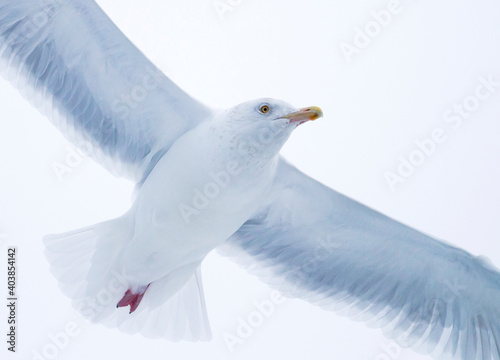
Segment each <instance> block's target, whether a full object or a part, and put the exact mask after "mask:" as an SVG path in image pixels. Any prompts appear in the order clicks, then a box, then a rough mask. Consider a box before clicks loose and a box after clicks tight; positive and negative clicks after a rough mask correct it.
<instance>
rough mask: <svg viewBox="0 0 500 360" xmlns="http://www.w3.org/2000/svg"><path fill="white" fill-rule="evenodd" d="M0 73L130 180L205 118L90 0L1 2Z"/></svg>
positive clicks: (205, 112)
mask: <svg viewBox="0 0 500 360" xmlns="http://www.w3.org/2000/svg"><path fill="white" fill-rule="evenodd" d="M0 71H2V72H3V74H4V76H5V77H6V78H7V79H8V80H10V81H11V82H12V83H13V84H14V85H15V86H17V87H18V88H19V90H20V91H22V92H23V94H24V95H25V96H26V97H27V99H29V100H30V101H31V102H32V103H33V104H34V105H35V106H36V107H37V108H39V109H40V110H41V111H42V112H43V113H44V114H46V115H48V116H49V117H50V118H51V119H52V121H53V122H54V124H55V125H56V126H58V127H59V129H60V130H61V131H62V132H63V133H64V135H65V136H66V137H67V138H68V139H69V140H70V141H72V142H73V143H75V144H76V145H77V146H79V147H80V148H82V150H84V151H86V152H88V153H90V154H91V155H92V156H93V157H94V158H95V159H96V160H98V161H99V162H101V163H102V164H103V165H104V166H105V167H106V168H107V169H108V170H110V171H111V172H113V173H115V174H116V175H121V176H127V177H129V178H131V179H133V180H136V181H140V180H142V179H143V178H144V176H146V175H147V174H148V173H149V171H150V170H151V168H152V167H153V166H154V165H155V164H156V162H157V161H158V159H159V158H160V157H161V156H162V155H163V154H164V153H165V152H166V151H167V150H168V148H169V147H170V146H171V144H172V143H173V142H174V141H175V140H176V139H177V138H178V137H179V136H180V135H182V134H183V133H185V132H186V131H188V130H189V129H191V128H193V127H194V126H196V125H197V124H198V123H199V122H201V121H203V119H205V118H207V117H208V116H210V114H211V110H210V109H208V108H207V107H205V106H204V105H202V104H200V103H199V102H197V101H196V100H194V99H192V98H191V97H190V96H189V95H187V94H186V93H185V92H183V91H182V90H181V89H179V88H178V87H177V86H176V85H175V84H174V83H173V82H172V81H171V80H169V79H168V78H167V77H166V76H165V75H163V74H162V73H161V72H160V71H159V70H158V69H157V68H156V67H155V66H154V65H153V64H152V63H151V62H150V61H149V60H148V59H147V58H146V57H145V56H144V55H143V54H142V53H141V52H140V51H139V50H138V49H137V48H136V47H135V46H134V45H133V44H132V43H131V42H130V41H129V40H128V39H127V38H126V37H125V36H124V35H123V34H122V33H121V32H120V30H119V29H118V28H117V27H116V26H115V25H114V24H113V23H112V22H111V20H110V19H109V18H108V17H107V16H106V14H105V13H104V12H103V11H102V10H101V9H100V8H99V6H98V5H97V4H96V3H95V2H94V1H93V0H72V1H67V0H2V1H1V2H0Z"/></svg>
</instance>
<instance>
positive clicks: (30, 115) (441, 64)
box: [0, 0, 500, 360]
mask: <svg viewBox="0 0 500 360" xmlns="http://www.w3.org/2000/svg"><path fill="white" fill-rule="evenodd" d="M98 2H99V4H100V5H101V6H102V7H103V8H104V9H105V10H106V12H107V13H108V14H109V15H110V17H111V18H112V19H113V21H115V23H117V24H118V25H119V26H120V28H121V29H122V30H123V31H124V32H125V33H126V34H127V36H129V37H130V38H131V39H132V41H133V42H134V43H135V44H136V45H137V46H138V47H139V48H140V49H141V50H142V51H144V53H145V54H146V55H147V56H148V57H150V58H151V59H152V60H153V61H154V62H155V64H157V65H158V66H159V67H160V68H161V69H162V70H163V71H165V72H166V73H167V75H168V76H170V77H171V78H172V79H173V80H174V81H175V82H177V83H178V84H179V85H181V86H182V87H183V88H184V89H185V90H187V91H188V92H189V93H190V94H193V95H194V96H195V97H196V98H198V99H200V100H201V101H203V102H205V103H207V104H209V105H212V106H217V107H229V106H233V105H235V104H237V103H240V102H242V101H245V100H248V99H252V98H259V97H263V96H271V97H276V98H281V99H283V100H286V101H288V102H290V103H292V104H294V105H295V106H297V107H302V106H310V105H317V106H321V107H322V109H323V110H324V113H325V117H324V118H323V119H321V120H319V121H316V122H314V123H309V124H306V125H304V126H302V127H301V128H300V129H298V130H297V131H296V132H295V134H294V135H293V136H292V137H291V139H290V140H289V142H288V143H287V145H286V146H285V148H284V149H283V154H284V155H285V156H286V157H287V158H288V159H289V160H290V161H291V162H292V163H294V164H295V165H296V166H298V167H299V168H300V169H301V170H303V171H304V172H306V173H307V174H309V175H310V176H312V177H314V178H316V179H318V180H320V181H321V182H323V183H325V184H327V185H328V186H330V187H332V188H334V189H336V190H338V191H340V192H342V193H344V194H346V195H349V196H350V197H353V198H355V199H357V200H359V201H361V202H362V203H365V204H367V205H369V206H370V207H373V208H375V209H377V210H379V211H381V212H383V213H385V214H387V215H389V216H391V217H393V218H396V219H398V220H400V221H402V222H404V223H406V224H409V225H411V226H412V227H415V228H417V229H420V230H422V231H424V232H426V233H429V234H432V235H433V236H435V237H437V238H441V239H446V240H447V241H449V242H452V243H454V244H456V245H457V246H460V247H462V248H464V249H466V250H468V251H470V252H472V253H473V254H484V255H486V256H488V257H489V258H490V259H491V260H492V261H493V262H494V263H496V264H497V265H500V245H499V242H500V221H499V220H500V189H499V186H498V184H500V170H499V169H498V164H499V160H500V141H499V138H500V122H499V120H500V88H497V91H496V92H495V93H494V94H493V95H492V96H491V97H490V98H489V99H488V100H485V101H482V102H481V103H480V106H479V108H478V110H477V111H475V112H474V113H473V114H472V115H471V116H470V118H468V119H465V120H464V122H463V123H462V125H461V126H460V127H459V128H458V129H453V128H452V127H451V126H450V125H449V124H447V123H445V122H444V120H443V113H444V112H445V111H446V110H448V109H450V108H452V107H453V106H454V104H456V103H460V102H462V101H463V100H464V99H465V98H466V97H467V96H470V95H473V94H474V91H475V88H476V86H477V85H478V83H479V82H478V79H479V78H480V77H485V78H487V77H488V76H489V75H490V74H491V75H492V76H493V78H494V79H496V80H498V81H500V50H499V44H500V22H499V21H498V19H499V18H500V5H499V4H498V2H497V1H493V0H483V1H481V2H473V1H465V0H453V1H451V0H450V1H431V0H420V1H404V0H402V1H401V6H402V8H403V10H402V12H401V13H400V14H398V15H396V16H394V18H393V19H392V21H391V22H390V23H389V25H388V26H387V27H386V28H385V29H383V31H382V32H381V33H380V35H378V36H375V37H374V38H373V39H372V41H371V43H370V44H369V46H367V47H366V48H365V49H363V50H361V53H360V54H357V55H354V56H353V57H352V60H353V61H352V62H351V63H349V62H348V61H347V60H346V58H345V57H344V55H343V53H342V51H341V50H340V44H341V43H342V42H346V43H351V44H352V43H353V39H354V36H355V31H356V30H355V29H356V27H360V28H364V26H365V25H366V24H367V22H368V21H370V20H371V15H370V12H371V11H372V10H377V11H378V10H381V9H383V8H386V7H387V5H388V1H356V2H354V1H351V0H336V1H331V0H308V1H296V0H287V1H285V0H275V1H265V0H243V1H236V0H232V1H230V3H232V4H234V6H233V11H231V12H227V13H225V14H224V16H223V18H221V17H220V16H218V14H217V12H216V11H215V10H214V7H213V5H214V3H215V2H214V1H213V0H204V1H200V0H169V1H164V0H141V1H139V0H124V1H116V0H99V1H98ZM224 2H226V1H225V0H224ZM0 105H1V106H0V119H1V122H0V185H1V186H0V204H1V206H0V233H2V234H6V235H7V239H6V240H4V241H3V244H2V252H1V253H2V254H3V255H2V259H0V266H1V270H0V275H1V276H2V278H1V279H5V267H6V261H5V260H3V259H5V258H6V256H5V249H6V247H7V245H14V246H18V247H19V264H18V265H19V293H20V299H21V301H20V307H19V319H20V322H21V323H20V333H19V343H18V346H19V350H20V353H19V354H18V356H17V357H11V356H10V355H9V354H7V351H6V350H5V348H6V345H5V344H4V341H3V340H2V341H0V343H2V344H4V345H0V354H1V355H0V358H2V359H3V358H8V359H10V358H19V359H21V358H22V359H33V358H34V357H33V353H32V352H33V351H34V350H35V351H39V352H41V351H42V350H43V349H44V348H47V346H48V345H49V346H50V343H51V342H52V341H51V340H50V338H49V334H50V333H58V332H61V331H63V330H64V328H65V326H66V325H67V324H68V323H72V322H74V323H76V324H77V326H78V329H79V334H78V335H77V336H76V337H74V338H71V340H70V341H69V343H68V344H67V345H65V346H64V348H63V349H60V350H58V351H59V353H58V356H57V358H58V359H72V360H80V359H137V358H141V359H266V360H267V359H278V358H287V359H304V358H308V359H317V360H323V359H337V358H343V359H359V360H365V359H366V360H372V359H374V360H386V359H391V358H398V359H407V360H411V359H415V360H416V359H426V358H427V357H425V356H422V355H419V354H416V353H413V352H412V351H409V350H405V351H403V352H402V353H401V354H398V355H396V356H392V357H389V356H388V355H384V352H383V351H382V346H383V345H384V344H388V343H389V341H388V340H386V339H385V338H384V337H383V336H382V335H381V334H380V332H379V331H378V330H373V329H368V328H366V327H365V326H364V325H363V324H360V323H354V322H352V321H350V320H349V319H346V318H342V317H338V316H337V315H335V314H333V313H329V312H326V311H324V310H321V309H319V308H316V307H314V306H312V305H309V304H308V303H305V302H302V301H299V300H287V301H286V302H285V303H284V304H282V305H280V306H277V307H276V309H275V312H274V314H273V315H272V316H271V317H270V318H268V319H266V321H265V323H264V324H263V325H262V326H261V327H260V328H258V329H256V330H255V332H254V334H253V335H252V336H251V337H250V338H249V339H248V340H246V341H245V342H244V344H242V345H240V346H237V347H236V348H235V351H234V352H233V353H231V352H230V351H229V349H228V347H227V346H226V345H225V343H224V340H223V334H224V333H226V332H230V333H234V332H235V329H236V326H237V319H238V318H239V317H242V318H246V317H247V316H248V314H249V313H251V312H252V311H253V310H254V309H255V308H254V305H253V303H254V301H256V300H257V301H261V300H264V299H269V298H270V296H271V295H270V294H271V289H269V288H268V287H267V286H265V285H263V284H261V283H260V282H259V281H258V280H256V279H255V278H253V277H251V276H249V275H247V274H246V273H245V272H244V271H242V270H240V269H239V268H238V266H237V265H235V264H233V263H232V262H230V261H229V260H227V259H225V258H222V257H220V256H219V255H217V254H215V253H213V254H210V255H209V256H208V258H207V259H206V261H205V262H204V266H203V271H204V280H205V290H206V297H207V303H208V311H209V316H210V320H211V324H212V330H213V334H214V339H213V341H212V342H210V343H202V344H191V343H178V344H173V343H168V342H165V341H161V340H147V339H144V338H142V337H141V336H129V335H125V334H122V333H120V332H118V331H116V330H108V329H106V328H103V327H101V326H95V325H89V324H87V323H86V322H85V321H84V320H83V318H81V317H80V316H79V315H78V314H77V313H76V312H75V311H74V310H73V309H72V308H71V306H70V302H69V300H68V299H67V298H66V297H64V295H63V294H62V293H61V292H60V291H59V290H58V288H57V286H56V282H55V280H54V278H53V277H52V276H51V275H50V273H49V271H48V264H47V262H46V261H45V258H44V256H43V247H42V243H41V238H42V236H43V235H45V234H47V233H58V232H62V231H67V230H71V229H75V228H79V227H82V226H86V225H90V224H93V223H96V222H100V221H103V220H106V219H109V218H112V217H115V216H118V215H120V214H121V213H123V212H124V211H125V210H126V209H127V208H128V206H129V205H130V194H131V190H132V187H133V186H132V184H131V183H129V182H127V181H125V180H121V179H116V178H114V177H113V176H111V175H109V174H108V173H107V172H106V171H105V170H103V169H102V168H101V167H100V166H99V165H97V164H95V163H94V162H93V161H92V160H90V159H86V160H84V161H83V162H82V164H81V165H79V166H77V167H76V168H75V169H74V171H73V172H72V173H71V174H68V175H67V176H65V177H64V181H63V182H62V183H60V182H59V181H58V179H57V177H56V176H55V174H54V172H53V170H52V165H53V163H54V162H61V163H64V162H65V157H66V156H67V154H68V150H67V146H68V144H67V143H66V142H65V140H64V139H63V138H62V136H61V135H60V134H59V132H58V131H57V130H56V129H55V128H53V127H52V126H51V125H50V124H49V122H48V121H47V120H46V119H45V118H43V117H42V116H41V115H39V113H38V112H37V111H36V110H34V109H33V108H31V107H30V106H29V104H28V102H26V101H25V100H24V99H23V98H22V97H21V96H20V95H19V94H18V92H17V91H16V90H15V89H13V88H12V87H11V86H10V85H9V84H8V83H7V82H6V81H4V80H2V81H0ZM438 127H440V128H442V129H444V130H445V132H446V135H447V141H446V142H445V143H444V144H442V145H440V146H439V148H438V149H437V150H436V151H435V153H434V154H432V155H431V156H430V157H429V158H427V159H426V161H425V162H424V164H423V165H421V166H420V167H418V168H417V169H416V171H415V173H414V174H413V175H412V176H410V177H409V178H408V179H407V181H406V182H405V183H403V184H399V185H398V186H397V187H396V191H394V192H393V191H391V189H390V187H389V186H388V184H387V182H386V181H385V179H384V173H385V172H386V171H394V172H395V171H397V167H398V163H399V160H398V158H399V157H400V156H403V157H408V155H409V154H410V153H411V152H412V151H413V150H415V149H416V145H414V140H415V139H423V138H426V137H428V136H429V135H430V134H431V132H432V131H433V130H434V129H435V128H438ZM4 284H5V280H1V281H0V288H2V287H3V288H4V289H5V288H6V286H5V285H4ZM4 293H5V292H4V290H1V291H0V294H4ZM3 297H4V295H2V298H3ZM2 303H3V301H2V300H0V304H2ZM6 316H7V314H6V309H5V307H4V306H2V307H1V308H0V334H3V333H4V330H5V331H6V328H7V324H6ZM3 338H4V337H3V335H2V336H0V339H3Z"/></svg>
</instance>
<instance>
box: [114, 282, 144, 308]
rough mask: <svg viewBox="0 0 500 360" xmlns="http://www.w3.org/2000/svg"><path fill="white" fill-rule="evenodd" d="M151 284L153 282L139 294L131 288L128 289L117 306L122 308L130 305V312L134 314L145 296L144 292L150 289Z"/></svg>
mask: <svg viewBox="0 0 500 360" xmlns="http://www.w3.org/2000/svg"><path fill="white" fill-rule="evenodd" d="M149 285H151V284H148V286H146V288H145V289H144V290H143V291H141V292H139V293H137V294H134V293H132V292H131V291H130V290H127V292H126V293H125V295H124V296H123V298H122V299H121V300H120V301H119V302H118V304H116V307H117V308H121V307H125V306H129V305H130V312H129V314H132V313H133V312H134V311H135V310H136V309H137V307H138V306H139V304H140V303H141V300H142V298H143V297H144V294H145V293H146V290H147V289H148V287H149Z"/></svg>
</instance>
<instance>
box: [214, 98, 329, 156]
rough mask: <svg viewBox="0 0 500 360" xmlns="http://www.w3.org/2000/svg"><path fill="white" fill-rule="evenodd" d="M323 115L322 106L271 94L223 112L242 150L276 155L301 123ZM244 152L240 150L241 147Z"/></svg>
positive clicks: (224, 118) (222, 116)
mask: <svg viewBox="0 0 500 360" xmlns="http://www.w3.org/2000/svg"><path fill="white" fill-rule="evenodd" d="M322 116H323V112H322V111H321V109H320V108H319V107H316V106H311V107H307V108H296V107H294V106H292V105H290V104H288V103H286V102H285V101H282V100H276V99H271V98H262V99H257V100H251V101H247V102H244V103H242V104H239V105H236V106H234V107H233V108H230V109H228V110H226V111H224V112H223V113H222V114H221V119H223V121H224V123H225V125H226V126H227V127H229V128H230V129H231V131H230V133H231V134H232V136H233V137H234V138H236V141H237V146H238V147H239V151H240V150H241V149H243V148H244V149H245V151H246V152H249V153H263V152H265V153H267V154H268V155H272V156H274V155H277V154H278V153H279V151H280V149H281V147H282V146H283V145H284V144H285V142H286V141H287V139H288V137H289V136H290V134H291V133H292V131H293V130H294V129H296V128H297V127H298V126H299V125H301V124H304V123H306V122H308V121H314V120H316V119H318V118H320V117H322ZM240 152H241V151H240Z"/></svg>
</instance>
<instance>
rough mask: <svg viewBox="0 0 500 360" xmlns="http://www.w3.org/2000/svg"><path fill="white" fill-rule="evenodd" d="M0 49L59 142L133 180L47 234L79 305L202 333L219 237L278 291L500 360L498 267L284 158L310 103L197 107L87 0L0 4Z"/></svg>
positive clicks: (138, 324) (170, 334)
mask: <svg viewBox="0 0 500 360" xmlns="http://www.w3.org/2000/svg"><path fill="white" fill-rule="evenodd" d="M0 59H1V65H0V70H2V71H3V73H4V75H5V76H6V78H8V79H9V80H11V81H12V82H13V83H14V85H15V86H17V87H18V88H19V89H20V91H22V92H23V93H24V94H25V96H26V97H27V98H28V99H29V100H30V101H32V102H33V104H34V105H35V106H36V107H38V108H39V109H40V110H41V111H43V112H44V113H45V114H46V115H47V116H48V117H49V118H51V119H52V121H53V122H54V124H55V125H56V126H58V127H59V129H60V130H61V131H62V132H63V133H64V134H65V136H66V137H67V138H68V139H70V140H71V141H73V142H74V143H75V144H76V145H78V146H80V147H85V148H86V149H87V150H88V148H89V147H90V148H91V149H92V151H91V154H92V156H93V157H94V158H95V159H96V160H97V161H99V162H100V163H101V164H103V166H105V167H106V168H107V169H108V170H110V171H111V172H113V173H114V174H116V175H120V176H126V177H128V178H129V179H131V180H132V181H135V182H136V183H138V189H139V190H138V193H137V197H136V199H135V203H134V205H133V206H132V208H131V210H130V211H129V212H127V213H126V214H125V215H124V216H122V217H120V218H118V219H115V220H111V221H108V222H104V223H102V224H98V225H94V226H90V227H88V228H85V229H81V230H77V231H74V232H71V233H67V234H62V235H56V236H50V237H47V238H46V246H47V251H46V254H47V258H48V259H49V261H50V263H51V269H52V271H53V273H54V276H55V277H56V278H57V279H58V281H59V284H60V286H61V289H62V291H63V292H64V293H65V294H66V295H67V296H69V297H70V298H72V299H73V303H74V305H75V307H76V308H77V309H78V310H79V311H80V312H81V313H82V315H83V316H85V317H87V318H89V319H91V320H93V321H95V322H101V323H104V324H105V325H108V326H112V327H117V328H119V329H121V330H122V331H125V332H128V333H137V332H140V333H142V334H143V335H145V336H148V337H163V338H167V339H171V340H181V339H184V340H207V339H209V338H210V336H211V334H210V327H209V325H208V318H207V313H206V308H205V302H204V296H203V288H202V282H201V274H200V271H199V265H200V263H201V261H202V260H203V258H204V257H205V255H206V254H207V253H208V252H209V251H211V250H212V249H214V248H217V247H218V248H219V250H220V251H221V252H222V253H224V254H226V255H228V256H230V257H232V258H234V259H236V260H237V261H239V262H241V263H242V264H243V265H244V266H246V265H249V264H255V263H257V264H258V265H260V266H259V267H257V268H258V269H259V270H258V271H257V275H259V276H260V277H261V278H262V279H263V280H264V281H267V282H268V283H270V284H271V285H272V286H274V287H276V288H278V289H279V290H281V291H282V292H284V293H285V294H287V295H289V296H294V297H300V298H303V299H306V300H308V301H310V302H312V303H314V304H317V305H320V306H322V307H324V308H326V309H332V310H336V311H339V312H340V313H342V314H345V315H347V316H349V317H351V318H353V319H354V320H360V321H365V322H367V323H369V324H371V325H374V326H379V327H382V328H383V329H384V330H385V331H386V334H387V335H388V336H389V337H391V338H395V339H397V340H398V342H399V343H400V344H402V345H404V346H411V347H413V348H416V349H417V350H419V351H422V352H425V353H431V352H432V353H433V354H435V355H436V356H451V357H453V358H456V359H463V360H474V359H481V360H486V359H500V306H499V304H500V275H499V272H498V270H497V269H496V268H494V267H493V266H492V265H490V264H488V263H487V261H485V260H483V259H479V258H476V257H474V256H472V255H470V254H468V253H467V252H465V251H462V250H460V249H457V248H455V247H453V246H452V245H448V244H445V243H443V242H440V241H437V240H435V239H433V238H431V237H429V236H426V235H424V234H422V233H419V232H417V231H415V230H413V229H410V228H408V227H407V226H404V225H402V224H399V223H397V222H395V221H393V220H391V219H389V218H387V217H385V216H383V215H381V214H379V213H377V212H375V211H373V210H371V209H368V208H366V207H365V206H363V205H361V204H359V203H357V202H355V201H353V200H350V199H348V198H346V197H345V196H343V195H341V194H338V193H336V192H335V191H333V190H331V189H328V188H326V187H325V186H323V185H321V184H319V183H317V182H316V181H314V180H312V179H310V178H308V177H307V176H305V175H304V174H302V173H301V172H299V171H298V170H296V169H295V168H293V167H292V166H291V165H289V164H288V163H286V162H285V161H284V160H283V159H281V158H279V155H278V152H279V149H280V148H281V146H282V145H283V143H284V142H285V141H286V139H287V138H288V135H289V134H290V133H291V131H292V130H293V129H294V128H295V127H296V126H297V124H299V123H300V122H301V121H304V120H307V117H305V115H304V113H306V114H307V116H311V114H313V115H314V117H317V116H320V113H319V110H317V109H314V108H309V109H302V111H299V112H298V109H295V108H293V107H291V106H290V105H288V104H286V103H284V102H281V101H277V100H272V99H260V100H257V101H252V102H248V103H245V104H242V105H240V106H237V107H235V108H233V109H230V110H226V111H220V110H215V109H211V108H209V107H207V106H204V105H202V104H200V103H199V102H198V101H196V100H194V99H192V98H191V97H190V96H189V95H187V94H186V93H184V92H183V91H182V90H181V89H179V88H178V87H177V86H176V85H175V84H173V83H172V82H171V81H170V80H169V79H168V78H167V77H165V76H164V75H163V74H162V73H161V72H160V71H159V70H158V69H157V68H156V67H155V66H154V65H153V64H152V63H150V62H149V61H148V60H147V59H146V58H145V57H144V56H143V55H142V54H141V52H140V51H138V50H137V49H136V48H135V47H134V45H133V44H131V43H130V41H128V40H127V39H126V38H125V37H124V36H123V35H122V34H121V32H120V31H119V30H118V29H117V28H116V27H115V26H114V25H113V23H112V22H111V21H110V20H109V19H108V17H107V16H106V15H105V14H104V13H103V12H102V11H101V10H100V8H99V7H98V6H97V5H96V4H95V3H94V2H93V1H91V0H74V1H66V0H45V1H38V0H2V1H0ZM263 106H267V107H268V110H269V111H268V112H265V111H264V110H265V109H264V108H263ZM271 124H272V125H271ZM269 139H270V140H269ZM228 164H229V165H228ZM228 166H229V167H228ZM233 173H234V174H233ZM209 184H215V188H214V187H213V186H212V185H211V186H212V188H211V190H210V189H209V188H210V186H208V185H209ZM206 186H208V188H207V189H209V190H210V191H212V192H208V193H207V191H209V190H206ZM215 193H216V195H214V194H215ZM212 195H214V196H212ZM252 268H255V267H254V266H252ZM148 286H149V287H148ZM127 290H131V291H133V292H134V293H141V294H143V295H144V298H143V299H142V301H140V304H139V305H138V307H137V310H136V311H133V313H131V314H129V313H128V311H127V310H126V309H123V308H120V309H116V306H117V304H119V302H120V299H122V298H123V297H124V294H125V292H126V291H127ZM131 309H132V307H131ZM441 354H444V355H441Z"/></svg>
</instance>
